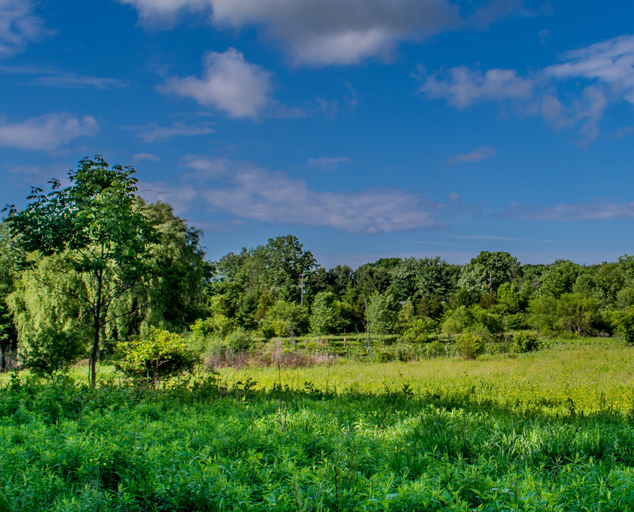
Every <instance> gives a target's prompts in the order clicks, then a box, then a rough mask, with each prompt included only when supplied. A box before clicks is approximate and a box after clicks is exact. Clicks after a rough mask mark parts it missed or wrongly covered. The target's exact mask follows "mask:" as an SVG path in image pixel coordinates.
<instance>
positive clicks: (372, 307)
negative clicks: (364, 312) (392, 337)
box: [367, 292, 398, 336]
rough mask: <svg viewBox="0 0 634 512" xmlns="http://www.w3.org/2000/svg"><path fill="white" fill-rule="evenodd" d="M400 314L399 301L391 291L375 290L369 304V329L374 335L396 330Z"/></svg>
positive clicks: (382, 334) (383, 334)
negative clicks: (381, 291) (380, 291)
mask: <svg viewBox="0 0 634 512" xmlns="http://www.w3.org/2000/svg"><path fill="white" fill-rule="evenodd" d="M397 315H398V308H397V302H396V300H395V299H394V296H393V295H391V294H389V293H383V294H381V293H379V292H374V293H373V294H372V296H371V297H370V301H369V304H368V318H367V321H368V329H369V331H370V334H371V335H373V336H385V335H386V334H391V333H392V332H394V328H395V327H396V320H397Z"/></svg>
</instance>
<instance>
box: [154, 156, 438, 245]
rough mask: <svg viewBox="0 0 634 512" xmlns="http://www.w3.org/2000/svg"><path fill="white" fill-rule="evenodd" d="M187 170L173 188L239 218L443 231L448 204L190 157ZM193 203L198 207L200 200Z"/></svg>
mask: <svg viewBox="0 0 634 512" xmlns="http://www.w3.org/2000/svg"><path fill="white" fill-rule="evenodd" d="M182 165H183V167H185V168H188V169H191V170H192V171H193V172H192V173H190V174H188V175H185V176H183V177H182V181H181V185H180V187H169V188H168V189H169V190H170V191H172V193H175V194H176V192H175V190H176V189H180V190H182V191H183V193H186V194H196V198H197V200H199V201H202V202H203V203H204V204H205V205H206V208H207V209H209V210H211V211H214V212H225V213H228V214H230V215H231V216H233V217H234V218H236V219H246V220H252V221H257V222H263V223H271V224H286V225H288V224H298V225H305V226H323V227H330V228H335V229H339V230H342V231H347V232H351V233H367V234H372V233H379V232H395V231H407V230H411V229H438V228H441V227H443V224H442V222H440V221H439V220H438V214H439V212H440V210H442V209H443V208H445V206H446V205H444V204H439V203H434V202H431V201H426V200H424V199H422V198H421V197H420V196H418V195H417V194H414V193H410V192H406V191H404V190H399V189H364V190H360V191H358V192H345V193H339V192H318V191H315V190H312V189H310V188H309V187H308V186H307V184H306V182H305V181H303V180H299V179H294V178H291V177H289V176H288V175H287V174H286V173H283V172H274V171H270V170H268V169H265V168H262V167H259V166H257V165H254V164H250V163H248V162H238V161H232V160H220V159H209V158H205V157H189V158H186V159H185V160H184V162H183V164H182ZM150 187H151V188H153V189H155V188H157V187H154V186H153V185H151V184H148V188H150ZM176 195H177V194H176ZM166 199H169V198H167V197H166ZM188 200H189V202H190V204H192V203H193V201H194V198H193V197H189V199H188Z"/></svg>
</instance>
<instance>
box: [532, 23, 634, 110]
mask: <svg viewBox="0 0 634 512" xmlns="http://www.w3.org/2000/svg"><path fill="white" fill-rule="evenodd" d="M559 60H560V61H561V63H560V64H556V65H554V66H550V67H548V68H546V69H545V70H544V72H545V73H546V75H548V76H552V77H555V78H560V79H570V78H585V79H587V80H596V81H598V82H601V83H604V84H608V85H611V86H612V87H614V88H615V90H616V92H619V93H620V94H622V96H623V97H624V98H625V99H626V100H627V101H629V102H630V103H633V104H634V35H626V36H621V37H615V38H613V39H610V40H608V41H604V42H602V43H596V44H593V45H590V46H587V47H585V48H581V49H579V50H573V51H569V52H565V53H563V54H562V55H561V56H560V58H559Z"/></svg>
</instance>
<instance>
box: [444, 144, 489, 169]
mask: <svg viewBox="0 0 634 512" xmlns="http://www.w3.org/2000/svg"><path fill="white" fill-rule="evenodd" d="M495 155H496V153H495V149H494V148H492V147H489V146H482V147H481V148H476V149H474V150H473V151H471V152H469V153H465V154H463V155H457V156H454V157H453V158H452V159H451V160H449V161H448V162H447V165H453V164H457V163H460V162H465V163H470V164H471V163H474V162H479V161H480V160H484V159H485V158H493V157H494V156H495Z"/></svg>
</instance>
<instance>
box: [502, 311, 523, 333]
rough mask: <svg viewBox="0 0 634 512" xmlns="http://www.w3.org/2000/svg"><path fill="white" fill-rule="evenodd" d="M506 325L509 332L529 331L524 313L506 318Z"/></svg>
mask: <svg viewBox="0 0 634 512" xmlns="http://www.w3.org/2000/svg"><path fill="white" fill-rule="evenodd" d="M504 324H505V327H506V330H508V331H522V330H524V329H528V324H527V323H526V318H524V315H522V313H515V314H514V315H507V316H506V317H504Z"/></svg>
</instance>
